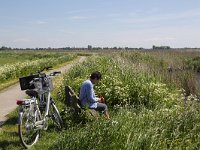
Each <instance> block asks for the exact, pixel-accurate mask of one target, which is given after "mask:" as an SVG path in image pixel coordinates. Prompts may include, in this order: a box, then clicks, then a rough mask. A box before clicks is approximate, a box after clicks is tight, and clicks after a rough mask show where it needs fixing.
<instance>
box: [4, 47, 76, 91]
mask: <svg viewBox="0 0 200 150" xmlns="http://www.w3.org/2000/svg"><path fill="white" fill-rule="evenodd" d="M76 57H77V54H69V53H66V52H59V53H56V52H41V51H37V52H35V51H30V52H25V51H19V52H17V51H2V52H0V90H1V89H3V88H5V87H8V86H9V85H11V84H13V83H15V82H17V81H18V78H19V77H23V76H27V75H29V74H33V73H35V72H37V71H39V70H41V68H43V67H44V66H53V67H56V66H58V65H60V64H63V63H65V62H69V61H71V60H73V59H75V58H76Z"/></svg>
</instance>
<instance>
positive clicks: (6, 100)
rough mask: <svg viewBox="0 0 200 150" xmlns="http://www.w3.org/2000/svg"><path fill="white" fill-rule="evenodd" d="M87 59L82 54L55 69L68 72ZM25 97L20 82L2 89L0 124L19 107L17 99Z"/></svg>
mask: <svg viewBox="0 0 200 150" xmlns="http://www.w3.org/2000/svg"><path fill="white" fill-rule="evenodd" d="M85 59H86V57H84V56H81V57H80V58H79V60H76V61H74V62H72V63H71V64H68V65H66V66H63V67H61V68H59V69H56V70H55V71H61V72H66V71H68V70H69V69H70V68H71V67H72V66H73V65H74V64H76V63H81V62H83V61H84V60H85ZM51 71H52V70H51ZM25 97H26V95H25V92H24V91H21V89H20V85H19V83H18V84H15V85H13V86H10V87H9V88H7V89H4V90H2V91H0V126H1V125H2V124H3V123H4V122H5V121H6V119H7V117H6V116H7V115H8V114H9V113H11V112H12V111H14V110H15V109H16V107H17V105H16V100H17V99H23V98H25Z"/></svg>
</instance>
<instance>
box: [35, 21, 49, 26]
mask: <svg viewBox="0 0 200 150" xmlns="http://www.w3.org/2000/svg"><path fill="white" fill-rule="evenodd" d="M36 24H38V25H42V24H47V22H46V21H41V20H38V21H36Z"/></svg>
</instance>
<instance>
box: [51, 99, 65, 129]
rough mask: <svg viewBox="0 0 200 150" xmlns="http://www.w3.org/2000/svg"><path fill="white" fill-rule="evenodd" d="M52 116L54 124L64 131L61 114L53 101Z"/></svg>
mask: <svg viewBox="0 0 200 150" xmlns="http://www.w3.org/2000/svg"><path fill="white" fill-rule="evenodd" d="M50 116H51V119H52V120H53V122H54V123H55V124H56V125H57V126H58V128H60V129H62V128H63V121H62V118H61V116H60V113H59V111H58V109H57V107H56V105H55V103H54V102H53V100H52V102H51V105H50Z"/></svg>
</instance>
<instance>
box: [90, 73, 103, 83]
mask: <svg viewBox="0 0 200 150" xmlns="http://www.w3.org/2000/svg"><path fill="white" fill-rule="evenodd" d="M90 80H91V81H92V83H93V84H96V83H98V82H99V80H101V73H100V72H99V71H95V72H93V73H92V74H91V75H90Z"/></svg>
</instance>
